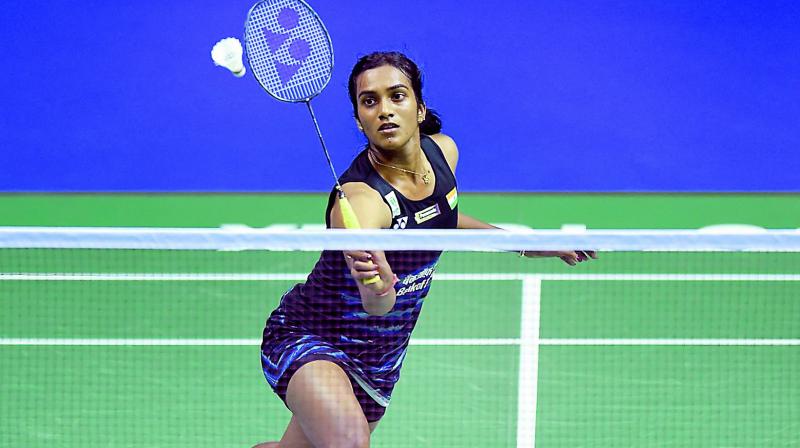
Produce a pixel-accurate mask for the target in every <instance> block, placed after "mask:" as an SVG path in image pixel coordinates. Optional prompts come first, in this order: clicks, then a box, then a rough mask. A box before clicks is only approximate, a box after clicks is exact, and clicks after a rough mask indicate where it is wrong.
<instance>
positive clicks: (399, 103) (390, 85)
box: [356, 65, 425, 149]
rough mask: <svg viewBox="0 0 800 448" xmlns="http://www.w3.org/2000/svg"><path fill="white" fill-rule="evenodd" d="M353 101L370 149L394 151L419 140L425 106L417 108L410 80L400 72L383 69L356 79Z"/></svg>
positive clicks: (386, 66) (375, 69)
mask: <svg viewBox="0 0 800 448" xmlns="http://www.w3.org/2000/svg"><path fill="white" fill-rule="evenodd" d="M356 101H357V104H358V109H357V110H358V123H359V125H360V128H361V130H362V131H363V132H364V135H366V136H367V139H369V141H370V143H371V144H372V145H374V146H376V147H378V148H381V149H397V148H401V147H403V146H404V145H405V144H406V143H408V141H409V140H410V139H411V138H412V137H415V136H416V137H417V138H419V134H418V130H419V123H420V122H421V121H422V118H424V116H425V106H423V105H418V104H417V98H416V96H415V95H414V90H413V89H412V87H411V80H409V79H408V78H407V77H406V75H405V74H403V72H401V71H400V70H398V69H396V68H394V67H392V66H391V65H383V66H380V67H377V68H373V69H370V70H366V71H364V72H363V73H361V74H360V75H358V78H356Z"/></svg>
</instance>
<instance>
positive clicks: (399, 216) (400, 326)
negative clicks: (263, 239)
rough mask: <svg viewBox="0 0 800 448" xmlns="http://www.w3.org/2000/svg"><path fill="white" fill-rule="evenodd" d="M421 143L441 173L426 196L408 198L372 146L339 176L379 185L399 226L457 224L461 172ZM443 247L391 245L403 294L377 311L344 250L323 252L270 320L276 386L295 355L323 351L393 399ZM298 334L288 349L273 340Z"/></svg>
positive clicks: (379, 396) (271, 377)
mask: <svg viewBox="0 0 800 448" xmlns="http://www.w3.org/2000/svg"><path fill="white" fill-rule="evenodd" d="M420 144H421V147H422V150H423V151H424V153H425V155H426V156H427V158H428V161H429V162H430V164H431V166H432V168H433V172H434V175H435V185H434V189H433V193H432V194H431V195H430V196H429V197H427V198H425V199H422V200H418V201H416V200H411V199H408V198H406V197H404V196H403V195H402V194H401V193H400V192H399V191H398V190H396V189H395V188H394V187H392V185H391V184H389V183H388V182H387V181H386V180H385V179H383V178H382V177H381V176H380V174H378V172H377V171H376V170H375V169H374V168H373V167H372V165H371V164H370V162H369V159H368V157H367V151H366V150H364V151H362V152H361V153H360V154H359V155H358V156H357V157H356V159H355V160H354V161H353V163H352V164H351V166H350V167H349V168H348V170H347V171H345V172H344V173H343V174H342V176H341V177H340V183H341V184H345V183H348V182H364V183H366V184H367V185H369V186H370V187H371V188H373V189H375V190H376V191H377V192H378V193H379V194H380V195H381V197H382V198H383V200H384V202H385V203H386V204H387V206H388V207H389V209H390V210H391V213H392V228H395V229H410V228H440V229H450V228H455V227H456V225H457V223H458V194H457V190H456V180H455V176H454V175H453V173H452V171H451V170H450V167H449V165H448V164H447V161H446V160H445V157H444V154H443V153H442V151H441V149H440V148H439V146H438V145H436V143H435V142H434V141H433V139H431V138H430V137H428V136H425V135H422V136H421V141H420ZM335 197H336V190H335V189H334V190H332V191H331V193H330V197H329V199H328V206H327V208H326V212H325V218H326V219H325V221H326V224H327V226H328V227H330V218H329V216H330V211H331V208H332V207H333V204H334V199H335ZM440 254H441V252H440V251H387V252H386V258H387V261H388V263H389V265H390V266H391V267H392V271H393V272H394V273H395V274H396V275H397V276H398V278H399V281H398V282H397V284H396V285H395V291H396V297H397V300H396V303H395V305H394V307H393V309H392V310H391V311H389V312H388V313H387V314H385V315H383V316H370V315H369V314H367V312H366V311H364V308H363V306H362V303H361V298H360V295H359V292H358V288H357V286H356V284H355V280H353V278H352V276H351V275H350V271H349V269H348V267H347V264H346V263H345V260H344V256H343V254H342V252H341V251H323V252H322V254H321V256H320V259H319V261H317V263H316V265H315V267H314V269H313V271H312V272H311V274H310V275H309V276H308V278H307V280H306V282H305V283H300V284H297V285H295V286H294V287H293V288H292V289H291V290H290V291H289V292H287V293H286V294H285V295H284V297H283V298H282V299H281V303H280V305H279V307H278V308H277V309H276V310H275V311H274V312H273V313H272V315H271V316H270V318H269V320H268V321H267V327H266V328H265V330H264V343H263V344H262V363H263V365H264V371H265V375H266V376H267V380H268V381H269V382H270V384H271V385H273V388H274V387H275V384H277V383H278V381H279V379H280V377H281V376H282V375H283V373H284V372H286V371H287V369H289V366H290V365H291V364H292V363H293V362H294V361H296V360H298V359H300V358H302V357H305V356H319V355H320V354H323V355H326V356H331V357H334V358H336V360H337V362H338V363H339V364H342V365H344V367H346V369H345V370H347V371H348V373H349V374H350V375H351V377H352V378H353V379H354V380H355V381H356V382H358V384H360V385H361V387H362V388H363V389H364V390H365V391H366V392H367V393H369V395H370V396H372V398H373V399H375V401H377V402H378V403H379V404H381V405H383V406H386V405H388V402H389V399H390V397H391V392H392V389H393V388H394V384H395V382H396V381H397V379H398V378H399V374H400V367H401V365H402V362H403V359H404V357H405V353H406V348H407V346H408V341H409V338H410V336H411V332H412V330H413V329H414V326H415V325H416V322H417V318H418V316H419V313H420V310H421V308H422V303H423V299H424V298H425V296H427V294H428V291H429V290H430V286H431V276H432V275H433V272H434V270H435V269H436V263H437V262H438V259H439V255H440ZM288 335H292V336H288ZM291 338H293V339H292V341H291V343H290V344H288V346H285V347H284V348H282V349H279V348H278V347H277V346H276V347H273V346H271V345H270V344H274V341H275V340H284V341H287V340H289V339H291ZM298 338H299V339H298ZM279 345H280V344H279ZM340 352H341V353H340Z"/></svg>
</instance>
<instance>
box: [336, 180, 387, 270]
mask: <svg viewBox="0 0 800 448" xmlns="http://www.w3.org/2000/svg"><path fill="white" fill-rule="evenodd" d="M339 209H340V210H341V211H342V221H344V227H345V228H346V229H360V228H361V224H360V223H359V222H358V217H357V216H356V212H354V211H353V206H351V205H350V201H348V200H347V197H346V196H345V195H343V194H342V195H339ZM380 279H381V277H380V276H378V275H376V276H374V277H372V278H363V279H361V284H364V285H371V284H373V283H376V282H377V281H378V280H380Z"/></svg>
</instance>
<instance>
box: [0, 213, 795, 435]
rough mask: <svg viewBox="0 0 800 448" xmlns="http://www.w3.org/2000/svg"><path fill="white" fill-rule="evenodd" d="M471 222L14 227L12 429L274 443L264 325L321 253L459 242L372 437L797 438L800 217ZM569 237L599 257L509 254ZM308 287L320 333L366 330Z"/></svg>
mask: <svg viewBox="0 0 800 448" xmlns="http://www.w3.org/2000/svg"><path fill="white" fill-rule="evenodd" d="M424 234H429V235H428V236H430V238H429V240H430V241H435V244H432V243H430V244H429V243H422V242H420V241H425V235H424ZM474 234H475V233H474V232H469V231H462V232H440V231H433V232H430V231H429V232H413V231H401V232H389V233H387V232H385V231H383V233H380V232H368V231H364V232H296V231H295V232H269V231H263V232H260V231H242V232H232V231H219V230H211V229H208V230H206V229H105V230H104V229H42V228H38V229H36V228H34V229H19V228H17V229H0V310H2V313H0V358H2V359H3V363H2V367H0V396H2V397H3V400H2V401H0V416H2V418H0V445H2V446H26V447H37V446H52V445H54V444H57V445H59V446H67V447H71V446H75V447H78V446H80V447H100V446H116V445H120V446H171V447H172V446H175V447H182V446H186V447H189V446H197V445H203V446H251V445H253V444H255V443H257V442H261V441H266V440H270V439H272V440H277V439H278V438H279V437H280V436H281V434H282V433H283V430H284V429H285V427H286V424H287V423H288V421H289V418H290V416H291V414H290V413H289V411H288V410H287V409H286V407H285V406H284V404H283V403H282V401H281V400H280V399H279V398H278V397H277V396H276V395H275V394H274V393H273V392H272V391H271V390H270V386H269V385H268V384H267V382H266V381H265V378H264V374H263V371H262V364H261V356H260V355H261V351H260V346H261V343H262V330H263V329H264V326H265V320H266V319H267V317H268V316H270V315H271V313H273V311H274V310H275V309H276V308H278V307H279V305H280V303H281V298H282V297H284V294H285V293H286V292H287V290H289V289H290V288H292V287H294V285H296V284H298V283H306V284H307V283H308V281H309V280H308V276H309V273H310V272H312V271H313V270H314V269H315V266H316V265H317V263H318V261H319V259H320V250H322V249H325V250H331V251H334V250H335V249H336V248H339V249H341V248H343V247H349V248H354V249H356V248H357V249H363V248H364V245H365V241H369V245H370V247H371V248H380V247H392V248H394V249H395V250H394V251H393V252H394V253H396V254H399V255H397V256H394V258H392V260H399V259H400V258H397V257H398V256H401V257H404V260H405V261H407V262H410V263H411V264H414V262H415V258H414V257H417V256H418V257H420V258H419V261H420V263H419V264H420V265H427V264H426V263H428V262H429V258H425V257H426V256H429V255H430V253H429V252H419V250H420V249H426V248H429V249H436V250H440V249H441V250H444V253H443V254H442V256H441V258H440V259H439V261H438V264H437V265H436V268H435V273H433V276H432V278H433V280H432V281H431V282H430V284H429V285H428V286H429V287H430V291H429V293H428V295H427V297H425V298H424V300H423V301H422V302H423V303H424V306H423V307H422V310H421V313H420V315H419V319H418V321H417V323H416V327H415V328H414V330H413V333H412V336H411V339H410V343H409V345H408V349H407V353H406V355H405V357H404V359H403V360H402V375H401V376H400V380H399V381H398V382H397V385H396V387H395V388H394V391H393V392H392V397H391V403H390V405H389V407H388V408H387V409H386V413H385V415H384V418H383V419H382V420H381V423H380V425H379V426H378V428H377V429H376V431H375V433H374V435H373V439H372V444H373V445H374V446H385V447H420V446H431V447H434V446H435V447H463V446H492V447H532V446H534V445H536V446H597V444H598V443H597V441H598V440H602V441H603V442H602V445H603V446H654V445H659V444H662V443H664V444H666V443H670V444H672V445H675V446H753V447H755V446H792V445H793V444H795V443H797V441H798V439H797V435H796V434H797V432H796V431H794V430H792V428H796V422H797V421H800V409H798V407H797V403H798V400H800V374H799V373H800V372H799V371H798V370H799V369H800V367H798V366H800V321H799V320H798V319H797V316H798V315H800V299H798V298H800V247H798V246H799V245H800V241H799V240H800V238H799V235H798V232H788V231H787V232H763V233H761V234H752V235H708V234H698V233H695V232H671V233H670V232H631V233H629V234H627V238H625V235H624V234H623V235H617V234H616V233H614V234H608V233H606V234H603V233H602V232H600V233H599V234H597V233H593V232H585V233H583V234H571V235H570V234H567V235H565V234H561V233H556V232H552V233H548V232H538V233H537V232H529V233H512V232H506V233H505V234H503V235H500V233H499V232H486V233H484V234H477V235H478V237H473V235H474ZM643 234H644V235H645V236H646V237H643ZM480 235H484V236H482V237H481V236H480ZM560 238H563V239H560ZM643 238H644V239H643ZM534 241H536V242H534ZM569 241H574V242H575V244H578V246H575V247H587V248H589V247H591V248H603V250H604V251H603V252H601V253H600V259H599V260H596V261H592V262H589V263H581V264H579V265H578V266H576V267H570V266H567V265H566V264H564V263H562V262H560V261H559V260H558V259H554V258H543V259H523V258H519V257H518V256H516V254H512V253H507V252H506V251H507V250H509V249H510V248H511V247H516V248H528V249H531V248H542V247H546V246H548V245H551V246H555V247H560V246H561V245H562V244H568V242H569ZM402 244H405V245H406V246H407V250H402V251H398V250H397V249H396V248H398V247H403V246H402ZM770 245H771V246H770ZM469 246H472V247H474V249H469ZM640 246H644V247H640ZM131 247H136V248H131ZM198 247H202V249H200V248H198ZM450 247H452V249H448V248H450ZM568 247H573V246H568ZM631 247H637V249H635V250H633V249H631ZM648 247H649V248H658V250H648ZM681 247H683V248H684V249H685V250H680V248H681ZM256 248H257V249H256ZM547 248H550V247H547ZM615 248H622V249H625V250H621V251H620V250H616V249H615ZM290 249H291V250H290ZM426 254H427V255H426ZM396 263H397V264H396V265H397V266H400V264H401V262H399V261H397V262H396ZM398 269H399V268H398ZM323 274H326V275H328V276H330V278H331V280H330V281H331V282H335V280H333V279H334V278H338V277H337V276H339V275H340V274H342V273H341V272H323ZM402 274H404V275H401V282H400V283H398V285H397V286H396V291H398V293H400V291H401V288H403V287H410V286H413V285H415V284H420V282H421V281H424V278H425V275H426V273H425V272H422V271H419V270H418V272H417V273H416V275H417V278H415V279H412V280H408V281H403V280H407V279H408V278H409V277H408V275H409V274H412V272H411V271H404V272H403V273H402ZM401 295H402V294H401ZM306 299H307V300H310V301H312V302H310V303H312V304H313V305H314V307H306V308H302V313H301V315H302V316H306V317H308V319H306V320H305V325H306V327H307V328H306V329H308V330H309V331H312V329H315V330H317V332H322V333H324V337H325V338H326V340H328V342H329V343H330V344H331V345H333V346H336V345H337V344H343V343H344V342H343V340H341V339H337V337H336V336H337V334H338V333H336V329H337V328H338V330H339V331H340V332H341V334H350V335H352V333H349V332H348V331H349V330H351V329H352V328H345V327H343V326H342V325H357V322H354V321H349V322H345V321H330V320H328V321H316V322H315V321H314V319H331V317H330V316H331V315H330V314H325V313H321V312H319V308H317V307H318V306H328V305H330V303H327V304H326V303H320V302H318V301H317V302H314V301H313V300H314V297H310V296H309V297H306ZM340 299H341V300H343V301H344V300H346V298H345V297H341V298H340ZM303 313H307V314H303ZM302 316H301V317H302ZM395 317H397V316H395ZM371 319H381V318H371ZM371 322H372V323H373V324H374V325H376V326H380V325H381V324H379V323H376V321H371ZM337 325H338V327H337ZM320 328H323V329H325V330H324V331H320ZM332 329H333V330H332ZM331 331H334V332H333V333H331ZM376 346H379V344H376ZM373 350H378V349H375V348H373ZM355 387H360V386H355Z"/></svg>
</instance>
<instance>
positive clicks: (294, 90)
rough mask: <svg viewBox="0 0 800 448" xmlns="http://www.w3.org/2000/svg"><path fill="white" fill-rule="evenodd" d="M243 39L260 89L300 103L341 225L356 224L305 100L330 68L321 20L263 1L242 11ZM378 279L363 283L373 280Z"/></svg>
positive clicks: (289, 0)
mask: <svg viewBox="0 0 800 448" xmlns="http://www.w3.org/2000/svg"><path fill="white" fill-rule="evenodd" d="M244 37H245V49H246V53H247V62H248V64H249V65H250V70H251V71H252V72H253V75H254V76H255V78H256V79H257V80H258V83H259V84H261V87H263V88H264V90H266V91H267V93H269V94H270V95H271V96H272V97H273V98H275V99H277V100H279V101H284V102H288V103H305V104H306V107H307V108H308V112H309V114H311V120H312V121H313V122H314V129H315V130H316V131H317V137H319V142H320V144H321V145H322V151H323V152H324V153H325V159H326V160H327V161H328V166H329V167H330V169H331V174H332V175H333V180H334V182H336V191H337V195H338V196H339V207H340V209H341V212H342V220H343V221H344V226H345V228H348V229H359V228H361V225H360V224H359V222H358V217H356V214H355V212H354V211H353V207H352V206H351V205H350V202H349V201H348V200H347V196H346V195H345V194H344V190H343V189H342V186H341V184H339V177H338V176H337V175H336V170H335V169H334V168H333V162H332V161H331V156H330V153H329V152H328V148H327V146H325V140H324V139H323V138H322V131H321V130H320V127H319V123H318V122H317V117H316V115H315V114H314V109H313V108H312V107H311V100H312V99H313V98H314V97H316V96H317V95H319V94H320V92H322V90H323V89H325V86H327V85H328V82H329V81H330V79H331V74H332V72H333V44H332V43H331V38H330V35H329V34H328V30H327V29H326V28H325V25H324V24H323V23H322V19H320V17H319V15H317V13H316V12H314V10H313V9H311V6H309V5H308V3H306V2H304V1H303V0H264V1H260V2H258V3H256V4H255V5H253V7H252V8H250V11H249V12H248V13H247V20H246V22H245V34H244ZM378 278H379V277H378V276H375V277H373V278H370V279H367V280H366V281H364V283H365V284H369V283H374V282H376V281H378Z"/></svg>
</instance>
